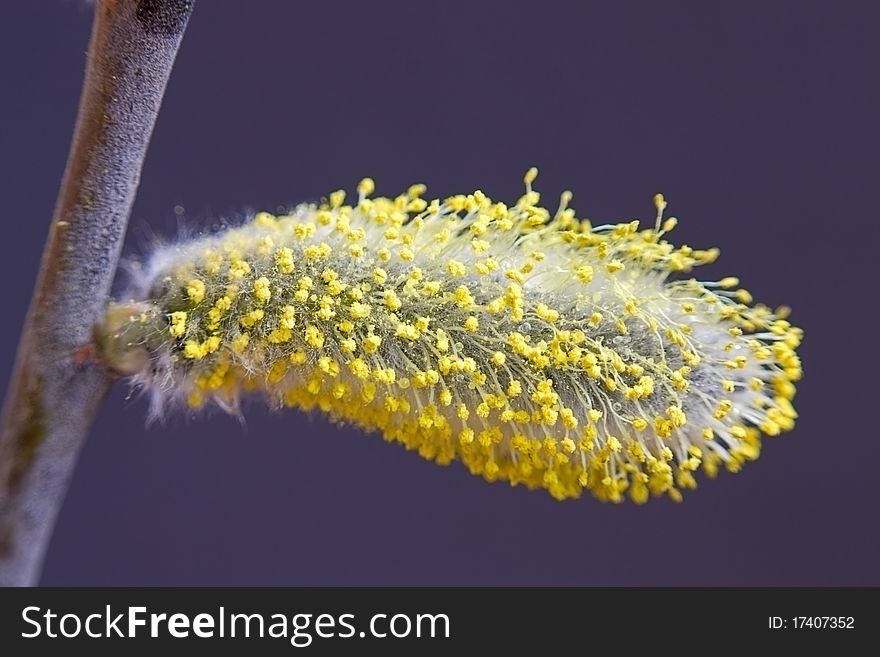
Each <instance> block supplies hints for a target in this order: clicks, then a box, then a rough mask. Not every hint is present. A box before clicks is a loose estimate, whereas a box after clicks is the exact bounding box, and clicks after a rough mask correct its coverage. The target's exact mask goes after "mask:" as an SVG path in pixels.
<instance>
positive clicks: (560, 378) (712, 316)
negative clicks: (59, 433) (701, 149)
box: [99, 169, 801, 503]
mask: <svg viewBox="0 0 880 657" xmlns="http://www.w3.org/2000/svg"><path fill="white" fill-rule="evenodd" d="M535 175H536V171H535V170H534V169H532V170H530V171H529V172H528V173H527V174H526V177H525V183H526V191H525V193H524V195H523V196H522V197H521V198H520V199H519V200H518V201H517V202H516V203H515V204H514V205H511V206H508V205H505V204H504V203H498V202H495V201H493V200H492V199H490V198H488V197H487V196H486V195H484V194H482V193H481V192H479V191H476V192H474V193H473V194H468V195H459V196H452V197H450V198H446V199H443V200H433V201H427V200H424V199H423V198H422V197H423V195H424V193H425V188H424V186H422V185H414V186H412V187H410V188H409V189H408V190H407V191H406V193H404V194H401V195H400V196H397V197H396V198H384V197H373V196H372V193H373V188H374V184H373V182H372V181H371V180H370V179H364V180H363V181H361V183H360V185H359V186H358V195H357V198H356V199H355V200H354V202H353V203H351V204H346V202H345V194H344V193H343V192H342V191H338V192H335V193H333V194H331V195H330V197H329V199H328V200H327V201H326V202H324V203H321V204H320V205H302V206H299V207H297V208H295V209H294V210H293V211H292V212H290V213H289V214H287V215H284V216H272V215H270V214H267V213H259V214H257V215H256V216H255V217H254V218H253V219H252V220H251V221H249V222H247V223H245V224H244V225H242V226H240V227H238V228H231V229H227V230H225V231H223V232H221V233H219V234H216V235H212V236H208V237H203V238H199V239H196V240H194V241H189V242H184V243H180V244H176V245H171V246H166V247H162V248H160V249H158V250H157V251H156V252H155V253H153V254H152V255H151V257H150V259H149V261H148V262H147V266H146V269H145V272H144V280H143V281H142V282H141V284H140V285H139V286H138V289H135V290H133V291H132V293H131V298H130V299H125V300H123V301H121V302H118V303H114V304H112V305H111V306H110V307H109V309H108V313H107V318H106V321H105V323H104V325H103V326H102V327H101V329H100V331H99V334H100V336H101V339H100V341H101V345H102V349H103V354H104V357H105V359H106V360H107V362H108V363H109V364H110V365H111V366H112V367H114V368H115V369H117V370H118V371H120V372H122V373H124V374H127V375H130V376H131V377H132V379H133V381H134V382H135V383H136V384H138V385H140V386H142V387H144V388H146V389H147V390H148V391H149V392H150V393H152V395H153V399H154V403H155V408H156V411H157V412H161V411H162V410H163V409H164V408H165V407H166V406H167V405H168V404H169V403H173V402H175V401H183V402H185V403H186V404H188V405H189V406H190V407H193V408H199V407H201V406H203V405H205V404H208V403H212V402H213V403H215V404H218V405H220V406H221V407H223V408H225V409H227V410H230V411H232V412H237V409H238V405H239V400H240V398H241V396H242V395H243V394H245V393H247V392H248V391H253V392H255V393H262V394H263V395H264V396H266V397H268V398H269V400H270V402H271V403H272V404H273V405H282V406H294V407H298V408H301V409H304V410H312V409H320V410H321V411H323V412H324V413H327V414H329V415H330V416H331V417H332V418H334V419H336V420H338V421H344V422H350V423H353V424H356V425H358V426H360V427H363V428H364V429H367V430H376V431H378V432H381V434H382V435H383V436H385V438H386V439H388V440H392V441H397V442H400V443H403V444H404V445H405V446H406V447H407V448H408V449H415V450H418V452H419V453H420V454H421V455H422V456H424V457H425V458H428V459H432V460H434V461H436V462H438V463H441V464H446V463H450V462H451V461H454V460H460V461H461V462H462V463H463V464H464V465H465V466H466V467H467V468H468V469H469V470H470V471H471V472H473V473H474V474H479V475H482V476H483V477H485V478H486V479H488V480H490V481H494V480H506V481H509V482H510V483H513V484H525V485H527V486H529V487H532V488H539V487H543V488H545V489H547V490H548V491H549V492H550V493H551V494H552V495H553V496H554V497H556V498H560V499H562V498H569V497H577V496H579V495H580V494H581V493H582V491H583V490H584V489H589V490H590V491H591V492H592V493H593V494H594V495H595V496H596V497H598V498H600V499H602V500H610V501H614V502H617V501H621V500H622V499H624V497H625V496H628V497H630V498H631V499H632V500H634V501H635V502H639V503H642V502H645V501H646V500H647V499H648V498H649V497H650V496H651V495H654V496H661V495H664V494H665V495H669V496H671V497H672V498H673V499H680V497H681V490H682V489H686V488H693V487H694V486H695V485H696V481H695V478H694V474H695V472H696V471H697V470H698V469H700V468H702V469H704V470H705V471H706V472H707V473H708V474H709V475H714V474H715V473H716V472H717V471H718V469H719V468H720V467H724V468H726V469H728V470H730V471H733V472H735V471H737V470H739V469H740V467H741V466H742V464H743V463H744V462H745V461H748V460H752V459H755V458H756V457H757V456H758V454H759V450H760V445H761V435H762V434H764V435H768V436H776V435H778V434H779V433H780V432H782V431H786V430H789V429H791V428H792V427H793V426H794V420H795V418H796V413H795V411H794V409H793V407H792V405H791V400H792V398H793V397H794V393H795V387H794V382H795V381H797V380H798V379H799V378H800V376H801V367H800V362H799V360H798V357H797V355H796V353H795V349H796V348H797V346H798V344H799V342H800V339H801V331H800V330H799V329H797V328H795V327H793V326H792V325H791V324H790V323H789V322H788V321H787V320H786V319H785V315H786V310H785V309H779V310H777V311H775V312H774V311H771V310H770V309H769V308H767V307H765V306H761V305H757V306H755V305H752V300H751V296H750V295H749V293H748V292H747V291H745V290H743V289H736V288H737V287H738V281H737V280H736V279H734V278H727V279H723V280H721V281H720V282H717V283H709V282H699V281H697V280H695V279H692V278H690V279H686V278H684V277H682V276H676V277H674V278H673V277H672V275H678V274H681V273H684V272H688V271H690V270H691V268H692V267H694V266H695V265H700V264H704V263H708V262H712V261H713V260H714V259H715V258H716V257H717V255H718V251H717V250H716V249H709V250H697V249H692V248H690V247H688V246H681V247H675V246H673V245H672V244H671V243H669V242H668V241H667V240H666V239H665V237H666V234H667V233H668V232H669V231H670V230H672V228H673V227H674V226H675V219H674V218H667V219H664V218H663V210H664V209H665V206H666V202H665V200H664V199H663V197H662V196H660V195H657V196H656V197H655V199H654V201H655V205H656V207H657V217H656V221H655V222H654V223H653V225H651V226H650V227H647V228H640V227H639V222H638V221H632V222H628V223H620V224H616V225H605V226H598V227H593V226H592V225H591V224H590V222H589V221H587V220H584V219H578V218H577V217H576V216H575V213H574V211H573V210H572V209H570V208H569V207H568V203H569V201H570V198H571V195H570V194H569V193H565V194H563V197H562V200H561V202H560V204H559V207H558V209H557V210H556V211H555V212H552V211H550V210H547V209H545V208H544V207H541V206H540V205H539V194H538V193H537V192H536V191H534V189H533V188H532V183H533V182H534V179H535Z"/></svg>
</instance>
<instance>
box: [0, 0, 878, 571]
mask: <svg viewBox="0 0 880 657" xmlns="http://www.w3.org/2000/svg"><path fill="white" fill-rule="evenodd" d="M91 12H92V9H91V8H90V7H89V6H88V4H87V3H84V2H81V1H80V0H35V1H32V2H15V3H8V6H6V7H4V9H3V15H2V16H3V18H2V20H0V70H2V83H0V84H2V87H0V89H2V91H0V98H2V102H0V180H2V190H3V193H4V195H5V197H6V201H4V203H6V210H5V211H4V213H5V217H4V219H5V225H6V227H7V228H6V230H7V236H6V238H4V243H5V244H6V246H5V247H4V248H3V255H2V258H0V280H4V281H6V285H7V287H6V288H5V290H4V296H3V312H2V315H0V330H2V344H3V345H5V346H4V348H3V349H2V350H0V385H2V386H3V389H4V390H5V386H6V382H7V379H8V374H9V371H10V369H11V366H12V360H13V355H14V354H13V352H14V345H15V344H16V342H17V340H18V333H19V330H20V327H21V323H22V320H23V317H24V313H25V310H26V308H27V304H28V300H29V297H30V293H31V288H32V285H33V281H34V278H35V276H36V271H37V265H38V261H39V256H40V252H41V250H42V246H43V241H44V239H45V236H46V230H47V227H48V222H49V218H50V216H51V213H52V209H53V206H54V202H55V196H56V192H57V188H58V184H59V181H60V178H61V175H62V172H63V168H64V164H65V159H66V156H67V151H68V146H69V140H70V135H71V131H72V126H73V122H74V118H75V114H76V108H77V101H78V96H79V89H80V84H81V80H82V72H83V68H84V55H85V50H86V46H87V43H88V36H89V29H90V25H91ZM878 18H880V11H878V9H877V7H876V5H874V4H869V3H859V2H845V3H831V2H813V1H807V0H800V1H798V2H785V3H783V2H775V3H764V2H753V1H750V2H739V3H705V2H697V1H695V0H694V1H688V2H684V1H679V2H669V3H659V2H648V1H641V2H635V1H630V2H621V3H598V2H596V3H593V2H575V1H573V0H572V1H568V2H557V1H552V0H545V1H544V2H540V3H526V2H510V1H508V2H489V1H483V2H457V1H449V0H447V1H445V2H442V3H441V2H436V1H431V2H428V1H425V2H418V3H416V2H402V1H401V2H387V1H382V0H375V1H373V2H362V3H352V2H344V1H341V0H332V1H325V2H311V3H300V2H297V3H291V2H279V1H269V0H251V1H249V2H242V1H238V2H236V1H233V0H200V1H199V2H197V3H196V9H195V12H194V15H193V18H192V21H191V22H190V27H189V30H188V34H187V35H186V37H185V39H184V42H183V46H182V49H181V51H180V55H179V57H178V61H177V66H176V69H175V71H174V73H173V74H172V78H171V82H170V84H169V86H168V91H167V95H166V100H165V103H164V106H163V109H162V112H161V114H160V116H159V121H158V124H157V127H156V131H155V134H154V138H153V142H152V145H151V147H150V151H149V154H148V157H147V161H146V167H145V169H144V172H143V178H142V183H141V187H140V192H139V194H138V198H137V202H136V204H135V206H134V211H133V215H132V219H131V228H130V231H129V239H128V242H127V248H126V253H128V254H129V255H136V254H137V253H139V252H142V251H143V249H144V247H145V246H146V245H148V244H149V243H150V242H151V240H153V239H155V237H157V236H159V237H166V238H171V237H174V236H175V235H177V234H179V231H180V230H181V225H182V224H184V223H186V224H187V225H188V226H195V227H204V226H208V225H210V224H211V223H213V222H214V221H216V220H217V219H218V218H219V217H238V216H241V215H242V214H243V212H245V211H248V210H258V209H268V210H274V209H276V208H277V207H278V206H288V205H290V204H292V203H296V202H300V201H310V200H317V199H318V198H320V197H321V196H322V195H325V194H327V193H328V192H330V191H332V190H334V189H337V188H339V187H344V188H346V189H348V190H349V191H353V190H354V186H355V185H356V184H357V181H358V180H359V179H360V178H361V177H363V176H365V175H369V176H372V177H374V178H375V179H376V182H377V187H378V189H377V191H378V192H379V193H387V194H395V193H397V192H398V191H400V190H402V189H404V188H405V187H406V186H407V185H409V184H410V183H413V182H424V183H426V184H427V185H428V187H429V194H431V195H440V196H444V195H448V194H450V193H455V192H460V191H471V190H473V189H475V188H480V189H482V190H483V191H485V192H486V193H487V194H489V195H491V196H493V197H497V198H499V199H503V200H513V199H515V198H516V197H517V196H518V195H519V194H520V193H521V189H522V182H521V180H522V174H523V172H524V171H525V170H526V169H527V168H528V167H529V166H531V165H537V166H538V167H539V168H540V171H541V174H540V176H539V178H538V182H537V187H538V189H539V190H540V191H542V192H543V194H544V200H545V201H546V202H547V203H548V204H550V205H552V206H554V207H555V203H556V199H557V198H558V194H559V193H560V192H561V191H562V190H564V189H571V190H572V191H573V192H574V194H575V196H574V203H573V205H574V207H575V208H576V209H577V210H578V213H579V215H581V216H586V217H589V218H590V219H592V220H593V221H594V222H604V221H607V220H614V221H616V220H624V219H632V218H635V217H640V218H642V219H646V220H649V219H651V217H652V216H653V206H652V202H651V198H652V196H653V194H654V193H656V192H658V191H662V192H663V193H664V194H665V195H666V197H667V200H668V201H669V211H670V213H671V214H673V215H675V216H677V217H678V218H679V219H680V225H679V228H677V229H676V232H675V234H674V235H673V237H674V239H676V240H677V241H683V242H686V243H689V244H692V245H694V246H697V247H706V246H713V245H717V246H720V247H721V251H722V255H721V258H720V260H719V261H718V262H717V263H716V264H714V265H712V266H711V267H710V268H707V269H706V271H704V272H702V273H701V275H702V276H704V277H708V278H718V277H721V276H725V275H738V276H740V278H741V279H742V281H743V284H744V285H745V286H746V287H747V288H748V289H749V290H750V291H751V292H752V293H753V294H754V296H755V298H756V299H757V300H759V301H763V302H766V303H767V304H769V305H771V306H775V305H778V304H782V303H785V304H788V305H791V306H792V307H793V309H794V314H793V316H792V320H793V321H794V322H795V323H796V324H798V325H800V326H802V327H803V328H804V329H805V332H806V339H805V342H804V344H803V346H802V348H801V350H800V353H801V355H802V358H803V361H804V366H805V372H806V376H805V379H804V380H803V381H802V382H801V385H800V392H799V395H798V398H797V400H796V406H797V408H798V410H799V411H800V413H801V418H800V420H799V424H798V426H797V428H796V430H795V431H794V432H793V433H789V434H786V435H784V436H783V437H782V438H778V439H771V440H768V441H766V442H765V449H764V453H763V455H762V457H761V458H760V460H758V461H757V462H754V463H751V464H749V465H747V466H746V468H745V469H744V470H743V471H742V472H741V473H739V474H737V475H729V474H724V475H722V476H720V477H719V479H717V480H715V481H705V480H702V481H701V486H700V488H699V489H697V490H696V491H693V492H691V493H689V494H687V495H686V497H685V501H684V502H683V503H681V504H675V503H672V502H669V501H653V502H652V503H649V504H648V505H647V506H644V507H636V506H633V505H630V504H625V505H622V506H613V505H605V504H601V503H599V502H596V501H594V500H593V499H592V498H584V499H582V500H578V501H569V502H564V503H560V502H555V501H553V500H552V499H551V498H550V497H549V495H547V494H546V493H544V492H538V491H535V492H530V491H527V490H525V489H522V488H511V487H509V486H508V485H506V484H501V483H497V484H488V483H486V482H484V481H483V480H482V479H478V478H475V477H472V476H471V475H469V474H467V472H466V471H465V470H464V468H462V467H460V466H458V465H452V466H450V467H446V468H441V467H438V466H436V465H434V464H432V463H429V462H427V461H424V460H422V459H421V458H420V457H419V456H418V455H417V454H415V453H409V452H406V451H405V450H404V449H403V448H402V447H399V446H396V445H390V444H386V443H385V442H384V441H382V440H381V439H380V438H379V437H377V436H367V435H363V434H361V433H360V432H358V431H355V430H352V429H340V428H336V427H333V426H331V425H330V424H329V423H327V422H326V421H325V420H324V419H323V418H322V417H319V416H315V417H309V416H306V415H304V414H301V413H297V412H295V411H286V412H282V413H270V412H268V411H266V410H264V409H263V408H261V407H260V406H259V405H258V404H255V405H253V406H251V407H250V408H249V409H248V412H247V417H246V422H245V424H244V425H242V424H240V423H239V422H238V421H236V420H235V419H231V418H228V417H225V416H222V415H220V414H213V415H211V416H209V417H208V418H201V419H199V420H198V421H193V420H192V418H187V417H180V418H175V419H172V420H171V421H170V422H169V423H168V424H166V425H165V426H153V427H145V423H144V418H145V410H146V404H145V402H144V401H143V400H138V399H129V398H128V395H127V390H126V389H125V387H124V386H122V385H120V386H118V387H117V388H116V389H115V391H114V393H113V395H112V397H111V398H110V400H109V402H108V403H107V405H106V407H105V409H104V411H103V413H102V414H101V416H100V418H99V419H98V421H97V423H96V425H95V427H94V430H93V432H92V435H91V437H90V438H89V441H88V443H87V444H86V446H85V448H84V450H83V452H82V456H81V460H80V463H79V467H78V469H77V471H76V474H75V477H74V479H73V481H72V484H71V488H70V493H69V496H68V498H67V501H66V504H65V506H64V508H63V510H62V513H61V517H60V519H59V523H58V527H57V531H56V533H55V536H54V540H53V542H52V544H51V546H50V549H49V553H48V557H47V561H46V568H45V573H44V576H43V580H42V583H43V584H47V585H190V584H208V585H213V584H234V585H239V584H241V585H243V584H254V585H273V584H277V585H366V584H378V585H386V584H387V585H391V584H394V585H428V584H434V585H453V584H458V585H542V584H546V585H832V584H838V585H856V584H873V585H878V584H880V561H878V559H877V554H878V552H880V525H878V523H877V502H878V474H877V472H878V461H880V436H878V431H877V422H876V418H875V417H874V415H875V414H874V413H873V412H871V411H869V409H868V408H867V406H869V405H872V404H874V403H876V400H874V398H873V392H875V391H876V383H875V381H876V376H875V373H874V372H873V368H874V367H876V366H877V355H876V348H875V342H874V340H875V333H876V331H877V326H878V310H877V306H874V305H873V304H874V302H875V297H876V286H872V287H871V288H869V287H868V285H869V284H870V283H876V280H877V274H876V271H877V270H876V258H877V244H878V237H880V235H878V228H877V226H878V219H877V217H876V216H875V215H876V208H877V205H878V196H877V190H876V188H877V173H878V170H877V156H878V145H880V143H878V130H877V116H878V110H880V106H878V99H880V93H878V85H877V77H878V71H877V62H878V61H880V52H878V50H880V48H878V46H877V40H876V25H877V19H878ZM175 208H178V211H177V212H175ZM180 208H183V209H184V210H183V215H182V216H183V217H185V219H183V218H181V212H180Z"/></svg>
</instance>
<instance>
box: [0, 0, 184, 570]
mask: <svg viewBox="0 0 880 657" xmlns="http://www.w3.org/2000/svg"><path fill="white" fill-rule="evenodd" d="M193 2H194V0H100V1H99V2H98V3H97V5H96V10H95V20H94V25H93V28H92V37H91V44H90V48H89V55H88V64H87V68H86V75H85V82H84V84H83V91H82V98H81V100H80V107H79V115H78V118H77V122H76V128H75V131H74V138H73V144H72V146H71V150H70V156H69V158H68V161H67V169H66V171H65V174H64V179H63V181H62V184H61V191H60V194H59V198H58V203H57V206H56V208H55V215H54V217H53V219H52V224H51V227H50V229H49V237H48V240H47V242H46V247H45V250H44V252H43V259H42V264H41V267H40V274H39V277H38V279H37V283H36V288H35V290H34V296H33V299H32V301H31V306H30V309H29V310H28V315H27V319H26V320H25V325H24V330H23V332H22V337H21V340H20V343H19V347H18V354H17V357H16V364H15V370H14V371H13V375H12V378H11V380H10V383H9V389H8V392H7V397H6V401H5V404H4V407H3V416H2V420H0V585H7V586H9V585H17V586H28V585H33V584H35V583H36V582H37V580H38V577H39V571H40V567H41V564H42V560H43V555H44V554H45V551H46V547H47V545H48V542H49V539H50V538H51V534H52V527H53V525H54V523H55V518H56V516H57V514H58V510H59V509H60V507H61V504H62V502H63V500H64V494H65V492H66V490H67V485H68V482H69V479H70V475H71V474H72V472H73V468H74V466H75V464H76V459H77V455H78V453H79V450H80V447H81V446H82V444H83V442H84V439H85V437H86V434H87V432H88V430H89V427H90V426H91V423H92V421H93V419H94V416H95V414H96V412H97V410H98V407H99V405H100V402H101V401H102V399H103V398H104V396H105V393H106V391H107V389H108V387H109V383H110V380H111V376H110V375H109V373H108V372H107V371H106V370H105V369H104V368H103V367H102V366H101V364H100V363H99V362H97V361H96V360H95V359H89V358H81V357H80V355H81V354H82V353H83V347H85V346H87V345H89V344H90V343H91V341H92V331H93V327H94V325H95V323H96V322H97V321H98V320H99V319H100V317H101V316H102V314H103V311H104V308H105V304H106V301H107V295H108V293H109V290H110V284H111V282H112V280H113V276H114V275H115V272H116V265H117V261H118V258H119V250H120V248H121V245H122V239H123V237H124V235H125V228H126V223H127V221H128V215H129V212H130V210H131V204H132V202H133V201H134V196H135V191H136V190H137V186H138V181H139V179H140V173H141V167H142V164H143V160H144V155H145V153H146V149H147V144H148V143H149V140H150V135H151V133H152V131H153V126H154V124H155V120H156V115H157V113H158V110H159V105H160V103H161V101H162V95H163V93H164V91H165V85H166V83H167V81H168V75H169V74H170V72H171V67H172V65H173V63H174V58H175V55H176V54H177V49H178V46H179V45H180V40H181V38H182V37H183V32H184V30H185V29H186V24H187V21H188V20H189V16H190V13H191V12H192V6H193Z"/></svg>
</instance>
